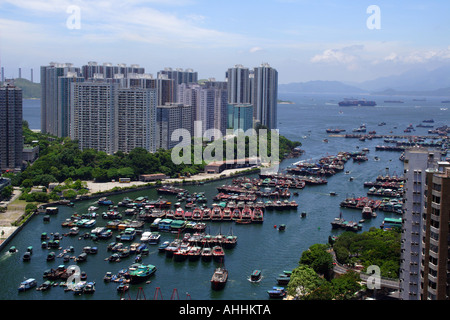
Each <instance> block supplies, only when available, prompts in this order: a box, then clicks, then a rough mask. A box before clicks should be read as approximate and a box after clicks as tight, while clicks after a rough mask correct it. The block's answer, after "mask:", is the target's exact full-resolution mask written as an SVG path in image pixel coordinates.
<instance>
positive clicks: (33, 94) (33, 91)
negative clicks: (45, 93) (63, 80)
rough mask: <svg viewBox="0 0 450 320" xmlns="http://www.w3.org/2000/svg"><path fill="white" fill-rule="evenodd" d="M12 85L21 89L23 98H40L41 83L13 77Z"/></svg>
mask: <svg viewBox="0 0 450 320" xmlns="http://www.w3.org/2000/svg"><path fill="white" fill-rule="evenodd" d="M0 83H1V82H0ZM14 85H16V86H17V87H19V88H20V89H22V97H23V99H40V98H41V84H40V83H36V82H31V81H30V80H27V79H24V78H16V79H14Z"/></svg>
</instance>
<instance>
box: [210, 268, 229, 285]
mask: <svg viewBox="0 0 450 320" xmlns="http://www.w3.org/2000/svg"><path fill="white" fill-rule="evenodd" d="M227 280H228V270H227V269H225V268H224V267H218V268H216V270H215V271H214V274H213V275H212V277H211V288H212V289H213V290H222V289H223V288H224V287H225V285H226V283H227Z"/></svg>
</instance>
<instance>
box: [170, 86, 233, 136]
mask: <svg viewBox="0 0 450 320" xmlns="http://www.w3.org/2000/svg"><path fill="white" fill-rule="evenodd" d="M227 97H228V95H227V89H226V83H225V82H222V81H215V80H214V79H210V80H208V81H206V82H205V83H204V84H202V85H199V84H185V83H182V84H180V85H179V86H178V89H177V102H178V103H181V104H184V105H190V106H192V112H193V117H194V121H199V122H201V124H202V126H201V130H202V132H201V134H202V135H203V133H205V132H206V131H207V130H209V129H218V130H220V132H221V134H222V135H224V134H225V131H226V114H227ZM207 138H208V139H212V138H213V136H212V135H208V137H207Z"/></svg>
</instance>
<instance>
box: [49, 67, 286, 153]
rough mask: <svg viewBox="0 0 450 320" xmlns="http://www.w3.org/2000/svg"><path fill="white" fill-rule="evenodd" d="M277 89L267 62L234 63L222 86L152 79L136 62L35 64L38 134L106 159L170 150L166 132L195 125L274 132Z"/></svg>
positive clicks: (178, 74) (183, 74)
mask: <svg viewBox="0 0 450 320" xmlns="http://www.w3.org/2000/svg"><path fill="white" fill-rule="evenodd" d="M277 86H278V73H277V71H276V70H275V69H273V68H271V67H270V66H269V65H268V64H262V65H261V66H260V67H256V68H254V69H249V68H245V67H243V66H241V65H236V66H235V67H233V68H229V69H228V70H227V71H226V73H225V81H216V80H215V79H208V80H205V81H201V83H200V82H199V79H198V74H197V72H195V71H193V70H192V69H185V70H183V69H171V68H166V69H164V70H160V71H159V72H158V73H157V76H156V77H153V75H151V74H148V73H145V70H144V68H142V67H140V66H139V65H130V66H127V65H125V64H118V65H112V64H110V63H104V64H98V63H96V62H89V63H88V64H87V65H84V66H82V67H74V66H73V65H72V64H70V63H63V64H60V63H50V64H49V65H47V66H42V67H41V90H42V95H41V131H42V132H43V133H49V134H52V135H55V136H58V137H70V138H72V139H74V140H77V141H78V143H79V146H80V148H81V149H88V148H92V149H95V150H98V151H104V152H107V153H108V154H113V153H115V152H117V151H123V152H129V151H131V150H132V149H134V148H136V147H141V148H144V149H146V150H148V151H150V152H154V151H156V150H157V149H159V148H163V149H170V148H172V147H173V146H174V145H176V144H177V143H178V142H177V141H172V139H171V136H172V133H173V131H174V130H176V129H186V130H188V131H189V132H190V133H191V135H193V133H194V123H196V121H197V122H199V123H201V128H200V129H201V132H200V134H201V135H203V134H204V133H208V132H212V131H208V130H209V129H216V130H218V131H216V132H220V133H221V134H222V135H225V134H226V129H230V128H231V129H234V130H237V129H242V130H244V131H247V130H248V129H251V128H254V127H255V125H256V124H258V123H260V124H262V125H264V126H266V127H267V128H269V129H276V128H277V117H276V115H277ZM207 138H208V139H213V138H217V137H213V135H211V134H210V136H207Z"/></svg>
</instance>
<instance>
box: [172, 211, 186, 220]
mask: <svg viewBox="0 0 450 320" xmlns="http://www.w3.org/2000/svg"><path fill="white" fill-rule="evenodd" d="M173 218H174V219H177V220H181V219H184V210H183V209H182V208H177V209H176V210H175V214H174V216H173Z"/></svg>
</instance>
